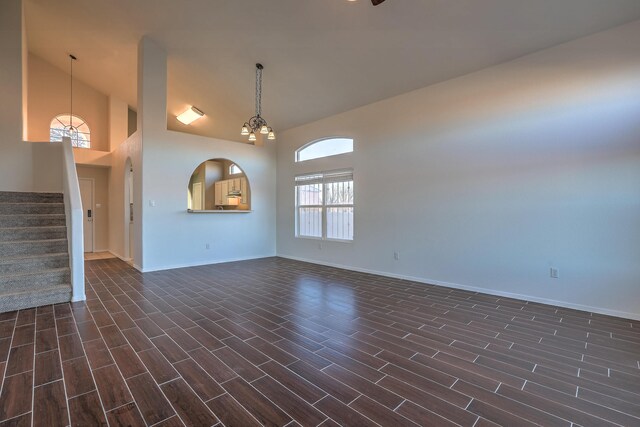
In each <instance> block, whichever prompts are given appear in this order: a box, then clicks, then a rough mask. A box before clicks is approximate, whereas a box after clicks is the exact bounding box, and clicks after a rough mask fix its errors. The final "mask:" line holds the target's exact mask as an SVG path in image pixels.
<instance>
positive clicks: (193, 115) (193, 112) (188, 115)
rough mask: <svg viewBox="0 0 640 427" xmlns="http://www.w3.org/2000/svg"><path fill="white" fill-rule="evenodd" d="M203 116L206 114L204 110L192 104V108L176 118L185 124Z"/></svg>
mask: <svg viewBox="0 0 640 427" xmlns="http://www.w3.org/2000/svg"><path fill="white" fill-rule="evenodd" d="M202 116H204V113H203V112H202V111H200V110H199V109H197V108H196V107H193V106H191V108H189V109H188V110H187V111H185V112H184V113H182V114H179V115H178V116H177V117H176V119H178V121H180V122H182V123H184V124H185V125H190V124H191V123H193V122H195V121H196V120H198V119H199V118H200V117H202Z"/></svg>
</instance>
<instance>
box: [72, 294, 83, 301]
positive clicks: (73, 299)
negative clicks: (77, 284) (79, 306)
mask: <svg viewBox="0 0 640 427" xmlns="http://www.w3.org/2000/svg"><path fill="white" fill-rule="evenodd" d="M86 300H87V296H86V295H81V296H74V297H73V298H71V302H79V301H86Z"/></svg>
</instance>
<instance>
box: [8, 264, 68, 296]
mask: <svg viewBox="0 0 640 427" xmlns="http://www.w3.org/2000/svg"><path fill="white" fill-rule="evenodd" d="M70 281H71V270H70V269H69V267H62V268H53V269H49V270H42V271H36V272H21V273H14V274H9V275H4V276H0V294H3V293H7V292H22V291H27V290H29V289H31V290H34V291H36V290H38V289H42V288H45V287H48V286H53V285H57V284H60V283H67V282H70Z"/></svg>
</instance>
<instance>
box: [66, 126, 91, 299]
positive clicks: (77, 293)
mask: <svg viewBox="0 0 640 427" xmlns="http://www.w3.org/2000/svg"><path fill="white" fill-rule="evenodd" d="M62 163H63V165H62V186H63V191H64V211H65V215H66V216H67V242H68V245H69V267H70V269H71V286H72V288H73V295H72V297H71V301H84V300H86V299H87V296H86V294H85V290H84V288H85V286H84V235H83V233H84V232H83V228H82V227H83V220H84V217H83V215H84V212H83V210H82V198H81V197H80V183H79V182H78V172H77V171H76V162H75V158H74V156H73V147H72V145H71V138H69V137H63V138H62Z"/></svg>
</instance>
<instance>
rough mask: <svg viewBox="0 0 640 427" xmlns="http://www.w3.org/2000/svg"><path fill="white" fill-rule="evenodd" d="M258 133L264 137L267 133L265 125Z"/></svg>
mask: <svg viewBox="0 0 640 427" xmlns="http://www.w3.org/2000/svg"><path fill="white" fill-rule="evenodd" d="M260 133H261V134H263V135H266V134H268V133H269V128H268V127H267V125H262V127H261V128H260Z"/></svg>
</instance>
